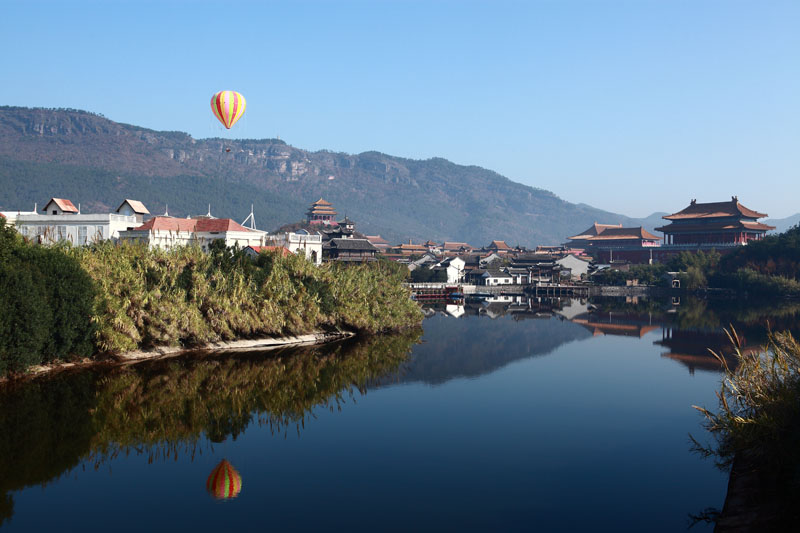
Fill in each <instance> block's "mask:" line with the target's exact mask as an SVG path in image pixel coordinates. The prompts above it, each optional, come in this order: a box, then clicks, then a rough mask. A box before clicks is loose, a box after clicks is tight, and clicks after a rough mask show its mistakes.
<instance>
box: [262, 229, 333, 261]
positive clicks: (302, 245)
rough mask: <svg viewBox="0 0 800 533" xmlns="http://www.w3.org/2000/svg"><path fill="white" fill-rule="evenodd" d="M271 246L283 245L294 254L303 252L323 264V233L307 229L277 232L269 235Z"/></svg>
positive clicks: (307, 257) (268, 241)
mask: <svg viewBox="0 0 800 533" xmlns="http://www.w3.org/2000/svg"><path fill="white" fill-rule="evenodd" d="M266 244H267V245H269V246H282V247H284V248H286V249H287V250H289V251H290V252H292V253H293V254H298V253H302V254H304V255H305V256H306V259H308V260H309V261H311V262H312V263H314V264H315V265H321V264H322V235H320V234H319V233H309V232H308V231H306V230H302V229H301V230H300V231H298V232H296V233H294V232H289V231H287V232H284V233H275V234H272V235H269V236H268V237H267V241H266Z"/></svg>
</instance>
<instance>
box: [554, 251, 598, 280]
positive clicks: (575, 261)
mask: <svg viewBox="0 0 800 533" xmlns="http://www.w3.org/2000/svg"><path fill="white" fill-rule="evenodd" d="M556 264H557V265H561V267H562V268H564V269H568V270H570V271H571V277H572V279H574V280H578V279H581V277H584V278H585V277H586V276H587V275H588V273H589V264H590V263H589V261H588V260H584V259H581V258H579V257H575V256H574V255H573V254H567V255H565V256H564V257H562V258H561V259H556Z"/></svg>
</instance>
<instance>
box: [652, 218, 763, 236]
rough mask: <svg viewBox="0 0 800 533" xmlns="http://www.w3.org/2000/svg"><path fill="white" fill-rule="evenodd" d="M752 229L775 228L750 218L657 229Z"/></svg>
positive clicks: (675, 230)
mask: <svg viewBox="0 0 800 533" xmlns="http://www.w3.org/2000/svg"><path fill="white" fill-rule="evenodd" d="M741 229H746V230H753V231H770V230H773V229H775V226H770V225H768V224H762V223H761V222H754V221H750V220H736V221H732V222H717V223H710V224H668V225H666V226H662V227H660V228H656V230H657V231H661V232H664V233H680V232H684V231H724V230H741Z"/></svg>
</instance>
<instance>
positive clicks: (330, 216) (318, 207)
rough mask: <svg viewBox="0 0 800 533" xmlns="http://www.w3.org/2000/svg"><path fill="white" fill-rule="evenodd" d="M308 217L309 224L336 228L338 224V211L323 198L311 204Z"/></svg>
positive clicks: (307, 213)
mask: <svg viewBox="0 0 800 533" xmlns="http://www.w3.org/2000/svg"><path fill="white" fill-rule="evenodd" d="M306 216H307V219H308V223H309V224H325V225H327V226H330V225H333V226H335V225H336V224H337V222H336V211H335V210H334V209H333V204H331V203H330V202H326V201H325V200H323V199H322V198H320V199H319V200H317V201H316V202H314V203H313V204H311V207H309V208H308V211H307V212H306Z"/></svg>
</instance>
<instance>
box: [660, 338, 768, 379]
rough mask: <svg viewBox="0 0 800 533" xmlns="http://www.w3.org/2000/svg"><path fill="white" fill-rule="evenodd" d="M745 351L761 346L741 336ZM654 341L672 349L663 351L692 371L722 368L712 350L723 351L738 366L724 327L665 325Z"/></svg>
mask: <svg viewBox="0 0 800 533" xmlns="http://www.w3.org/2000/svg"><path fill="white" fill-rule="evenodd" d="M739 342H740V343H741V346H742V353H746V354H754V353H758V352H760V351H761V346H747V339H746V338H744V337H742V336H739ZM653 344H657V345H659V346H664V347H665V348H667V349H668V350H669V351H667V352H664V353H663V354H661V357H666V358H668V359H672V360H674V361H678V362H679V363H681V364H683V365H685V366H687V367H688V368H689V373H691V374H694V371H695V370H696V369H700V370H722V368H723V365H722V363H721V362H720V361H719V360H718V359H717V358H716V357H714V356H713V355H712V354H711V352H710V351H709V350H713V351H714V352H715V353H717V354H720V355H721V356H722V357H723V358H724V359H725V361H726V362H727V364H728V366H729V367H730V368H735V367H736V364H737V361H736V354H735V353H734V347H733V345H732V344H731V341H730V339H729V338H728V335H727V334H726V333H725V332H724V331H703V330H685V329H677V328H673V327H670V326H665V327H664V328H662V330H661V340H660V341H655V342H654V343H653Z"/></svg>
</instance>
